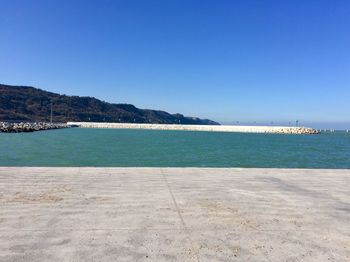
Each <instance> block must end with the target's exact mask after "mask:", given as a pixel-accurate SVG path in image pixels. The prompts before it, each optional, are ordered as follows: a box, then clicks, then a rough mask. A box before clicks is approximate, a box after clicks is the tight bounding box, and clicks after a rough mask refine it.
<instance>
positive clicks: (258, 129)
mask: <svg viewBox="0 0 350 262" xmlns="http://www.w3.org/2000/svg"><path fill="white" fill-rule="evenodd" d="M67 124H68V125H74V126H79V127H83V128H117V129H153V130H187V131H212V132H241V133H274V134H318V133H319V132H318V131H317V130H316V129H313V128H308V127H286V126H229V125H177V124H134V123H102V122H101V123H98V122H68V123H67Z"/></svg>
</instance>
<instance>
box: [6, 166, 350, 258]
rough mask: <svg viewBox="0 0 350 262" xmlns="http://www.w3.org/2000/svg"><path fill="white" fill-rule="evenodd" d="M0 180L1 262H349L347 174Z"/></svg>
mask: <svg viewBox="0 0 350 262" xmlns="http://www.w3.org/2000/svg"><path fill="white" fill-rule="evenodd" d="M0 179H1V182H2V183H0V191H1V199H0V200H1V204H2V209H1V211H2V212H1V217H0V239H1V241H0V260H4V261H12V260H15V261H47V260H50V261H87V260H99V261H115V260H128V261H136V260H137V261H155V260H157V261H158V260H159V261H217V260H222V261H224V260H225V261H226V260H227V261H228V260H230V261H231V260H238V261H252V260H254V261H262V260H264V261H265V260H266V261H282V260H283V261H285V260H297V261H299V260H303V261H327V260H331V261H348V260H349V258H350V237H349V236H350V229H349V227H348V218H349V213H348V205H349V201H350V195H349V192H348V190H347V185H348V184H349V183H350V181H349V179H350V170H349V169H347V170H346V169H344V170H328V169H327V170H324V169H308V170H305V169H268V168H266V169H265V168H253V169H245V168H222V169H221V168H204V169H203V168H93V167H82V168H79V167H78V168H48V167H18V168H16V167H0ZM329 192H331V194H329Z"/></svg>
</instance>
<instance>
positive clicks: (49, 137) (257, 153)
mask: <svg viewBox="0 0 350 262" xmlns="http://www.w3.org/2000/svg"><path fill="white" fill-rule="evenodd" d="M0 166H111V167H113V166H115V167H131V166H133V167H141V166H148V167H276V168H277V167H279V168H280V167H286V168H291V167H292V168H350V133H346V132H335V133H324V134H320V135H280V134H247V133H220V132H198V131H197V132H192V131H164V130H131V129H125V130H121V129H83V128H71V129H60V130H50V131H41V132H34V133H18V134H7V133H6V134H5V133H0Z"/></svg>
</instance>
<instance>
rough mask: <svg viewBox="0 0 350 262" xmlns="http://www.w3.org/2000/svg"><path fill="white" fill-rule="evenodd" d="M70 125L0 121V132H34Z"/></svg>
mask: <svg viewBox="0 0 350 262" xmlns="http://www.w3.org/2000/svg"><path fill="white" fill-rule="evenodd" d="M67 127H70V126H69V125H67V124H63V123H47V122H33V123H30V122H20V123H11V122H0V132H4V133H19V132H34V131H40V130H49V129H58V128H67Z"/></svg>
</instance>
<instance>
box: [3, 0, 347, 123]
mask: <svg viewBox="0 0 350 262" xmlns="http://www.w3.org/2000/svg"><path fill="white" fill-rule="evenodd" d="M0 82H1V83H5V84H14V85H32V86H35V87H39V88H42V89H45V90H49V91H54V92H58V93H61V94H63V93H64V94H68V95H87V96H95V97H97V98H100V99H103V100H105V101H108V102H116V103H132V104H134V105H136V106H138V107H141V108H153V109H163V110H166V111H169V112H171V113H176V112H180V113H183V114H185V115H193V116H199V117H207V118H211V119H213V120H217V121H220V122H222V123H235V122H236V121H240V123H252V122H253V121H256V122H257V123H270V122H271V121H274V123H275V124H282V123H288V122H289V121H295V120H296V119H299V120H300V122H301V123H302V124H308V125H313V126H316V127H329V128H332V127H333V128H350V1H347V0H346V1H341V0H339V1H338V0H337V1H334V0H329V1H322V0H317V1H312V0H308V1H304V0H300V1H298V0H291V1H280V0H278V1H267V0H259V1H249V0H246V1H214V0H212V1H204V0H201V1H190V0H184V1H180V0H172V1H167V0H159V1H153V0H140V1H136V0H128V1H127V0H125V1H117V0H116V1H112V0H111V1H101V0H99V1H97V0H96V1H86V0H84V1H74V0H69V1H61V0H57V1H52V0H45V1H30V0H23V1H15V0H9V1H4V0H0Z"/></svg>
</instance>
